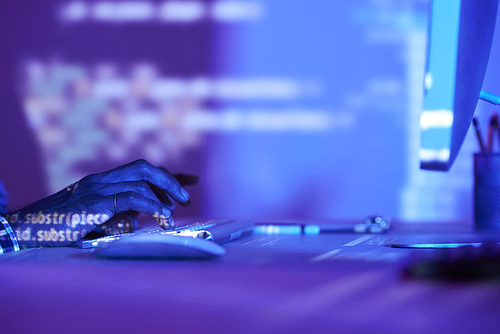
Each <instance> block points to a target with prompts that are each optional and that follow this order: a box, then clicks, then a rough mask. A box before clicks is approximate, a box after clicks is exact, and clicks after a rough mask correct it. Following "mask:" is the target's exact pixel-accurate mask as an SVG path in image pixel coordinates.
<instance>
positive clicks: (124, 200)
mask: <svg viewBox="0 0 500 334" xmlns="http://www.w3.org/2000/svg"><path fill="white" fill-rule="evenodd" d="M115 196H116V210H117V211H118V212H122V211H128V210H134V211H139V212H143V213H145V214H148V215H150V216H153V217H155V218H157V219H167V218H168V217H170V215H171V214H172V212H171V211H170V210H169V209H168V208H166V207H165V206H163V205H161V204H160V203H159V202H157V201H155V200H152V199H150V198H147V197H145V196H142V195H141V194H138V193H136V192H133V191H126V192H121V193H118V194H116V195H110V196H108V198H109V207H110V208H113V209H112V211H115V209H114V206H115V204H114V203H115Z"/></svg>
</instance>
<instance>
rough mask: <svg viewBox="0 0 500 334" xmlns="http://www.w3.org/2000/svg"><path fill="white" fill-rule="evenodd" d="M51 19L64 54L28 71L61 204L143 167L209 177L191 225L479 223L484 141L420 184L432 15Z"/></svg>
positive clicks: (35, 60)
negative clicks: (91, 183)
mask: <svg viewBox="0 0 500 334" xmlns="http://www.w3.org/2000/svg"><path fill="white" fill-rule="evenodd" d="M47 6H53V7H54V8H53V9H54V10H53V17H51V18H50V20H53V21H54V22H56V24H57V27H58V29H59V30H60V40H61V42H60V43H59V45H60V47H59V48H58V49H54V50H53V54H52V56H50V57H47V56H45V55H44V56H40V55H37V54H36V53H33V54H30V55H28V57H27V58H25V59H22V60H20V61H21V62H22V68H23V73H22V78H21V79H22V80H21V82H22V83H23V85H22V96H23V99H24V101H23V105H24V110H25V112H26V114H27V118H28V120H29V122H30V125H31V127H32V129H33V131H34V132H35V134H36V137H37V138H38V140H39V141H40V143H41V147H42V148H43V157H44V161H45V164H46V168H45V169H46V171H47V173H48V176H47V177H48V180H49V184H50V187H51V190H52V191H57V190H59V189H61V188H63V187H65V186H67V185H68V184H70V183H72V182H74V181H75V180H77V179H79V178H81V177H83V176H84V175H86V174H88V173H93V172H98V171H102V170H104V169H107V168H112V167H114V166H116V165H119V164H122V163H126V162H129V161H131V160H134V159H138V158H145V159H147V160H149V161H150V162H152V163H153V164H156V165H163V166H165V167H167V168H168V169H169V170H171V171H173V172H180V171H184V172H188V173H195V174H198V175H199V176H200V181H201V182H200V185H199V186H198V187H195V188H192V189H191V193H192V194H193V207H192V208H191V209H190V211H189V210H188V211H185V212H186V213H187V214H188V215H198V216H207V217H211V216H216V217H223V216H250V217H267V218H284V219H294V218H298V219H322V218H360V217H364V216H367V215H370V214H374V213H378V214H384V215H391V216H393V217H398V218H402V219H405V220H409V221H412V220H424V221H425V220H456V219H464V217H465V219H468V218H469V217H470V216H471V208H470V198H469V197H470V188H471V186H472V179H471V175H472V173H471V169H470V160H471V158H470V153H471V152H472V150H474V149H475V143H474V142H473V141H471V140H470V139H468V141H467V142H466V144H465V147H464V150H463V151H464V152H462V153H461V155H460V157H459V160H458V161H457V163H456V165H455V166H454V167H453V170H452V172H451V173H450V174H442V173H430V172H422V171H419V169H418V168H419V163H418V155H417V151H418V146H419V128H418V119H419V113H420V109H421V105H422V101H421V100H422V98H421V96H422V90H423V88H422V87H423V73H424V67H425V50H426V29H427V7H428V2H427V1H425V0H351V1H344V0H322V1H321V0H315V1H290V0H268V1H264V0H248V1H239V0H238V1H236V0H223V1H194V0H193V1H58V2H47ZM26 10H28V8H27V9H26Z"/></svg>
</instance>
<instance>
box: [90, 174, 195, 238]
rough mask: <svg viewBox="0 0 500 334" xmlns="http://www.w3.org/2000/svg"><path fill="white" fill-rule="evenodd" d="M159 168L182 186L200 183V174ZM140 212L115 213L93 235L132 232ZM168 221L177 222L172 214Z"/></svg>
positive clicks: (153, 188)
mask: <svg viewBox="0 0 500 334" xmlns="http://www.w3.org/2000/svg"><path fill="white" fill-rule="evenodd" d="M158 168H159V169H161V170H162V171H164V172H165V173H167V174H169V175H171V176H173V177H174V178H175V179H176V180H177V182H179V184H180V185H181V186H182V187H185V186H191V185H195V184H196V183H198V176H196V175H188V174H172V173H170V172H169V171H168V170H167V169H166V168H165V167H158ZM150 187H151V186H150ZM151 188H152V190H153V192H155V193H157V192H160V194H161V191H158V190H159V189H156V188H155V187H151ZM157 196H159V195H157ZM165 200H166V201H168V202H170V203H169V204H171V201H170V199H169V198H166V199H165ZM180 204H181V205H182V206H188V205H190V204H191V201H190V200H188V201H186V202H184V203H182V202H181V203H180ZM172 205H173V204H172ZM139 214H140V212H137V211H133V210H129V211H125V212H120V213H118V214H115V215H114V216H113V217H111V218H110V219H109V220H108V221H107V222H105V223H104V224H102V225H98V226H96V227H95V228H94V230H93V231H92V236H95V237H102V236H106V235H116V234H123V233H128V232H132V231H133V230H135V229H136V228H137V219H136V217H137V216H138V215H139ZM168 223H169V226H167V227H174V225H175V223H174V220H173V218H172V216H170V218H169V220H168Z"/></svg>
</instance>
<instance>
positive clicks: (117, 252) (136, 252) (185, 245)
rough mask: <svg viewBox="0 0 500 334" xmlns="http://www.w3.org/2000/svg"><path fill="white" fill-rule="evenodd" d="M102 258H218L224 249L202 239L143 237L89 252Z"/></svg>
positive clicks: (137, 236) (127, 239) (159, 235)
mask: <svg viewBox="0 0 500 334" xmlns="http://www.w3.org/2000/svg"><path fill="white" fill-rule="evenodd" d="M92 253H93V254H94V255H95V256H97V257H102V258H136V259H137V258H141V259H143V258H156V259H179V258H211V257H218V256H222V255H224V254H225V253H226V250H225V249H224V248H222V247H221V246H219V245H218V244H216V243H213V242H211V241H207V240H204V239H199V238H193V237H183V236H178V235H168V234H145V235H134V236H130V237H125V238H120V239H117V240H114V241H111V242H109V243H104V244H102V245H99V246H98V247H96V248H94V249H93V250H92Z"/></svg>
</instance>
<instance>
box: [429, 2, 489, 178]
mask: <svg viewBox="0 0 500 334" xmlns="http://www.w3.org/2000/svg"><path fill="white" fill-rule="evenodd" d="M497 7H498V0H431V2H430V20H429V30H428V51H427V71H426V74H425V80H424V85H425V94H424V104H423V111H422V113H421V117H420V127H421V134H422V138H421V147H420V151H419V157H420V163H421V168H422V169H427V170H439V171H448V170H449V169H450V168H451V166H452V164H453V162H454V161H455V159H456V157H457V155H458V152H459V151H460V147H461V146H462V143H463V141H464V139H465V135H466V133H467V131H468V129H469V126H470V123H471V121H472V118H473V115H474V111H475V108H476V104H477V101H478V99H479V98H481V99H484V100H487V101H489V102H492V103H496V104H498V97H497V96H495V95H493V94H490V93H487V92H484V91H481V87H482V85H483V79H484V75H485V73H486V67H487V64H488V59H489V56H490V50H491V45H492V41H493V33H494V30H495V22H496V16H497Z"/></svg>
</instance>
